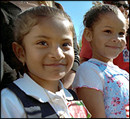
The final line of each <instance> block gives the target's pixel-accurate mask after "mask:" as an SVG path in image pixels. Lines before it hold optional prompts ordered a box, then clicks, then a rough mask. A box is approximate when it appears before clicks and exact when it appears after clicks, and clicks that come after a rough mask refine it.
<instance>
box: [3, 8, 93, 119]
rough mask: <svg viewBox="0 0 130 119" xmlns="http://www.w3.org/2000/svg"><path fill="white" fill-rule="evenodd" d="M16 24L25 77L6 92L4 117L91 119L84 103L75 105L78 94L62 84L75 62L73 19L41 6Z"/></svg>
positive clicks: (18, 53) (17, 47)
mask: <svg viewBox="0 0 130 119" xmlns="http://www.w3.org/2000/svg"><path fill="white" fill-rule="evenodd" d="M14 24H15V27H14V35H15V42H13V44H12V47H13V51H14V53H15V55H16V57H17V58H18V59H19V61H20V62H22V64H23V66H24V68H25V73H24V75H23V77H22V78H19V79H17V80H16V81H14V82H13V83H12V84H10V85H9V86H8V87H7V88H5V89H3V90H2V92H1V101H2V104H1V111H2V112H1V116H2V117H4V118H5V117H6V118H45V117H46V118H47V117H48V118H55V117H57V118H58V117H62V118H63V117H64V118H68V117H90V115H89V114H88V112H87V109H86V108H85V106H84V105H83V103H82V101H73V100H74V98H75V99H76V96H74V97H73V96H72V95H71V93H72V94H73V93H74V92H72V91H70V92H71V93H70V92H69V91H68V90H66V89H65V88H64V87H63V84H62V83H61V81H60V79H61V78H63V77H64V76H65V75H66V74H67V73H68V72H69V71H70V69H71V67H72V65H73V62H74V49H73V38H74V28H73V24H72V21H71V19H70V17H69V16H68V15H67V14H66V13H65V12H63V11H62V10H59V9H56V8H51V7H47V6H39V7H34V8H30V9H28V10H26V11H24V12H22V13H21V14H19V15H18V16H17V18H16V20H15V22H14ZM73 95H74V94H73ZM76 104H79V105H80V106H78V105H77V107H76ZM77 111H80V112H79V113H77Z"/></svg>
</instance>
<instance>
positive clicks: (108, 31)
mask: <svg viewBox="0 0 130 119" xmlns="http://www.w3.org/2000/svg"><path fill="white" fill-rule="evenodd" d="M104 32H105V33H109V34H110V33H112V32H111V31H110V30H105V31H104Z"/></svg>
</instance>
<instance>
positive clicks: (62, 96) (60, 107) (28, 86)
mask: <svg viewBox="0 0 130 119" xmlns="http://www.w3.org/2000/svg"><path fill="white" fill-rule="evenodd" d="M14 83H15V84H16V85H17V86H18V87H19V88H20V89H21V90H23V91H24V92H25V93H26V94H27V95H30V96H32V97H34V98H35V99H37V100H38V101H39V102H41V103H45V102H49V103H50V105H51V106H52V107H53V109H54V110H55V111H56V113H57V114H58V115H63V117H65V118H70V117H71V116H70V115H69V112H68V108H67V104H66V103H67V100H73V97H72V95H71V94H70V93H69V91H68V90H66V89H65V88H64V87H63V84H62V82H61V81H60V87H61V90H60V91H58V92H56V93H53V92H51V91H49V90H46V89H44V88H42V87H41V86H40V85H38V84H37V83H36V82H34V81H33V80H32V79H31V78H30V77H29V76H28V75H27V74H24V76H23V78H20V79H18V80H16V81H14ZM48 95H49V97H48ZM12 107H13V108H12ZM1 117H2V118H27V116H26V113H25V111H24V107H23V104H22V103H21V101H20V100H19V99H18V98H17V96H16V95H15V94H14V93H13V92H12V91H10V90H9V89H8V88H5V89H3V90H2V91H1Z"/></svg>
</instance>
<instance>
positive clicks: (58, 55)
mask: <svg viewBox="0 0 130 119" xmlns="http://www.w3.org/2000/svg"><path fill="white" fill-rule="evenodd" d="M49 56H50V57H51V58H54V59H56V60H60V59H63V58H64V57H65V55H64V52H63V49H62V48H61V47H60V46H57V47H55V48H51V51H50V53H49Z"/></svg>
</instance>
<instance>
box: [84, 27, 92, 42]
mask: <svg viewBox="0 0 130 119" xmlns="http://www.w3.org/2000/svg"><path fill="white" fill-rule="evenodd" d="M83 34H84V37H85V39H86V40H87V41H88V42H90V41H92V31H91V30H90V29H89V28H87V27H86V28H85V29H84V32H83Z"/></svg>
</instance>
